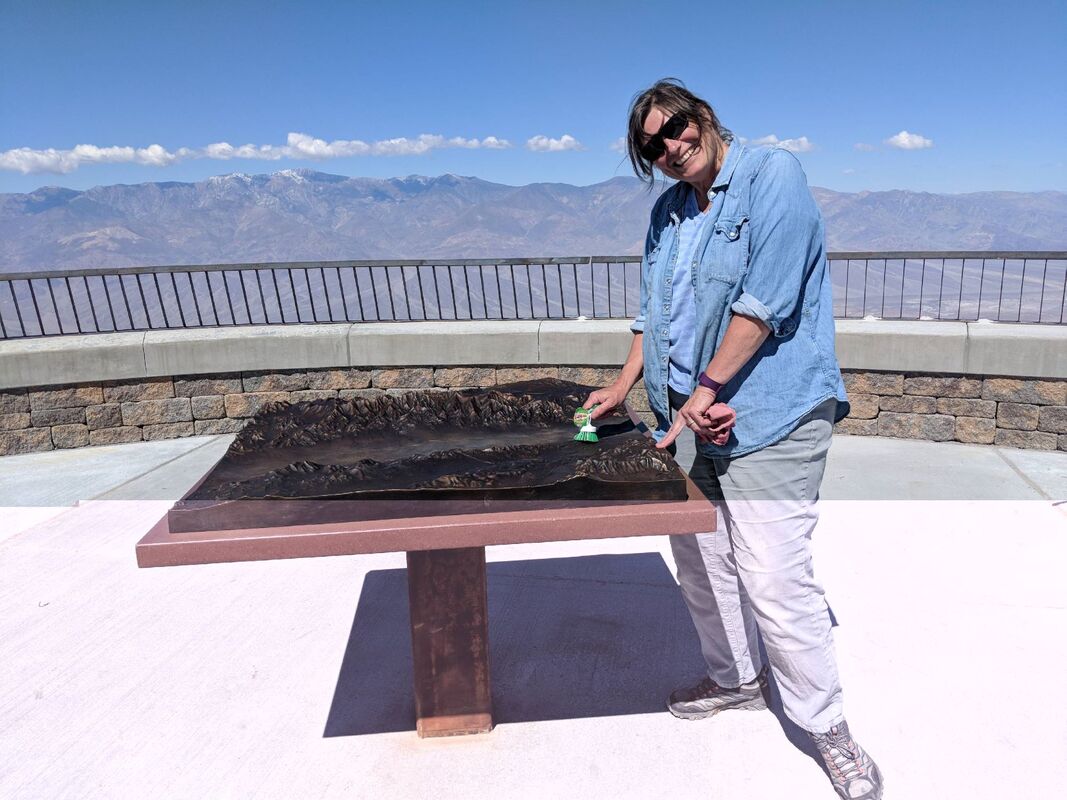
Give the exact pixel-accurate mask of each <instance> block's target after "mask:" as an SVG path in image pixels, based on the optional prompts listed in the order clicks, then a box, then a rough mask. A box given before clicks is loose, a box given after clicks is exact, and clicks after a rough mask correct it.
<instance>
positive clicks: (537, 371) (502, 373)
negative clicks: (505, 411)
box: [496, 367, 559, 386]
mask: <svg viewBox="0 0 1067 800" xmlns="http://www.w3.org/2000/svg"><path fill="white" fill-rule="evenodd" d="M558 377H559V367H498V368H497V371H496V382H497V385H498V386H499V385H500V384H502V383H518V382H520V381H537V380H541V379H542V378H558Z"/></svg>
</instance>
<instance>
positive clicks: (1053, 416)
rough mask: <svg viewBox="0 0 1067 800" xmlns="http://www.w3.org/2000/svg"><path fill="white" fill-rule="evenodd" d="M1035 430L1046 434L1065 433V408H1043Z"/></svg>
mask: <svg viewBox="0 0 1067 800" xmlns="http://www.w3.org/2000/svg"><path fill="white" fill-rule="evenodd" d="M1037 429H1038V430H1040V431H1047V432H1048V433H1067V406H1044V407H1043V408H1042V409H1041V416H1040V418H1039V419H1038V421H1037Z"/></svg>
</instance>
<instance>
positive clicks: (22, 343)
mask: <svg viewBox="0 0 1067 800" xmlns="http://www.w3.org/2000/svg"><path fill="white" fill-rule="evenodd" d="M93 293H94V294H95V293H96V290H95V289H94V290H93ZM56 294H57V295H58V294H59V290H58V289H57V291H56ZM61 302H62V301H61ZM45 304H46V305H50V303H49V302H48V301H45ZM143 341H144V333H143V332H141V331H136V332H126V333H94V334H88V335H77V334H66V335H63V336H44V337H40V338H32V339H15V340H9V341H5V342H3V347H0V388H4V389H10V388H16V387H18V388H21V387H29V386H34V387H45V386H80V385H85V384H88V385H98V383H99V382H100V381H105V380H138V379H140V378H143V377H145V375H146V374H147V373H146V372H145V359H144V350H143V348H142V346H141V345H142V342H143ZM160 374H164V373H160ZM165 374H169V373H165ZM97 402H101V401H97ZM85 405H88V404H85Z"/></svg>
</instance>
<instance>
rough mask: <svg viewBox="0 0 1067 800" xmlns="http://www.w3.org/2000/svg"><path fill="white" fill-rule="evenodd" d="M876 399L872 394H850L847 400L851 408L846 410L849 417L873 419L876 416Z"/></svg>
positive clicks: (877, 399)
mask: <svg viewBox="0 0 1067 800" xmlns="http://www.w3.org/2000/svg"><path fill="white" fill-rule="evenodd" d="M878 401H879V398H878V397H877V396H875V395H873V394H850V395H849V396H848V402H849V405H850V406H851V407H852V410H851V411H849V412H848V417H849V419H874V418H875V417H877V416H878Z"/></svg>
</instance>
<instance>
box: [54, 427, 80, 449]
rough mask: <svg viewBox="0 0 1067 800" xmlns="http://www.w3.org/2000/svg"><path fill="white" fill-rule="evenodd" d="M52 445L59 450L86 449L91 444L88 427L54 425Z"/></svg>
mask: <svg viewBox="0 0 1067 800" xmlns="http://www.w3.org/2000/svg"><path fill="white" fill-rule="evenodd" d="M52 444H54V445H55V447H56V449H57V450H65V449H69V448H71V447H85V446H86V445H87V444H89V426H88V425H53V426H52Z"/></svg>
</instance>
